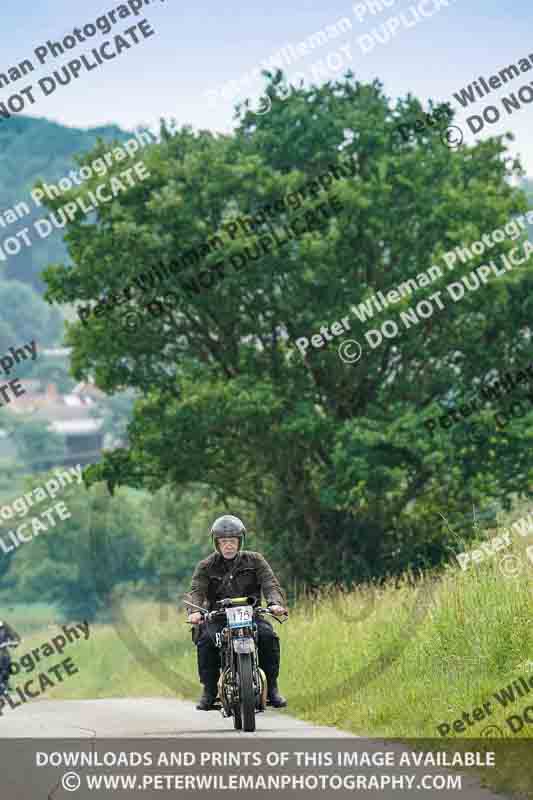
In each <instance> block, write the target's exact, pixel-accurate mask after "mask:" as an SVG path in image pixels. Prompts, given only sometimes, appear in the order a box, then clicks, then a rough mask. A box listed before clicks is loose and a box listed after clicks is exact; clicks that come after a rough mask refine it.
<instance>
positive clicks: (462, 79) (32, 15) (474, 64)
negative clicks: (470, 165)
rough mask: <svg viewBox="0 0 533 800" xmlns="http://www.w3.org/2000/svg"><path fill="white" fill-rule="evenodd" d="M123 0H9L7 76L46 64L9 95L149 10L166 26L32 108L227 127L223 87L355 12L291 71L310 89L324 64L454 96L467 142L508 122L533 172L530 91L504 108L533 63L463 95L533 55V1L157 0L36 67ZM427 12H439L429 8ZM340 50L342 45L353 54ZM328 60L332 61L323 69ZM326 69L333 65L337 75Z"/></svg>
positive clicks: (1, 66) (3, 96)
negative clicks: (346, 26) (493, 111)
mask: <svg viewBox="0 0 533 800" xmlns="http://www.w3.org/2000/svg"><path fill="white" fill-rule="evenodd" d="M127 2H128V0H126V3H127ZM138 2H139V3H140V2H141V0H138ZM145 2H147V0H145ZM384 3H387V4H388V7H387V6H385V5H384ZM441 3H442V5H440V4H441ZM445 3H446V4H447V5H444V4H445ZM120 5H121V4H120V3H119V2H115V3H111V2H109V3H106V2H103V0H85V2H84V3H83V8H82V4H80V5H79V6H78V5H77V4H73V3H72V2H71V1H70V0H34V2H33V3H32V5H31V12H29V6H28V4H27V3H21V2H19V1H17V2H15V0H3V12H4V24H3V31H4V42H3V48H2V56H1V63H0V73H6V72H7V70H8V69H9V67H12V66H15V65H16V64H18V63H20V62H21V61H22V60H23V59H26V58H29V59H30V60H31V61H32V63H33V64H34V65H35V66H36V69H35V71H34V72H32V73H31V74H30V75H28V76H26V77H25V78H23V79H21V80H20V81H16V82H14V83H12V84H10V85H9V86H6V87H4V88H2V89H0V103H2V102H6V101H7V100H8V98H9V97H10V96H11V95H12V94H13V93H18V92H19V91H20V89H21V88H23V87H25V86H27V85H29V84H31V85H32V86H33V87H36V85H37V82H38V80H39V79H41V78H43V77H44V76H49V75H52V74H53V71H54V70H56V69H58V68H60V67H61V66H62V65H63V64H65V63H66V62H67V61H69V60H71V59H74V58H76V57H79V55H80V54H88V53H90V51H91V49H92V48H93V47H96V46H98V45H100V44H101V43H102V42H103V41H104V40H106V39H111V40H112V39H113V36H114V35H115V34H117V33H122V32H123V31H124V30H125V29H126V28H128V27H130V26H131V25H134V24H136V23H138V22H139V21H140V20H142V19H143V18H146V19H147V20H148V21H149V23H150V26H151V28H153V30H154V31H155V35H153V36H150V37H149V38H146V39H144V38H143V37H142V34H140V33H139V34H138V35H139V38H140V43H139V44H138V45H134V46H132V47H131V48H130V49H129V50H126V51H124V52H122V53H121V54H120V56H119V57H117V58H115V59H113V60H109V61H104V63H103V65H102V66H100V67H99V68H98V69H94V70H92V71H90V72H89V71H86V70H84V69H83V70H82V71H81V72H80V75H79V77H78V79H77V80H76V81H72V82H71V84H70V85H67V86H61V85H60V86H58V88H57V90H56V91H55V92H54V93H53V94H51V95H50V96H47V97H45V96H44V95H43V92H42V91H41V90H40V89H38V88H36V89H35V92H34V96H35V100H36V102H35V103H34V104H33V105H30V104H29V102H27V103H26V106H25V108H24V110H23V111H22V113H29V114H31V115H32V116H38V117H46V118H48V119H52V120H55V121H58V122H61V123H63V124H66V125H69V126H73V127H82V128H87V127H94V126H98V125H102V124H107V123H116V124H119V125H120V126H121V127H123V128H125V129H127V130H132V129H134V128H135V127H136V126H138V125H139V124H145V125H148V126H150V127H155V128H157V127H158V120H159V119H160V118H161V117H166V118H170V117H173V118H175V120H176V122H177V124H178V126H181V125H182V124H188V125H192V126H193V128H195V129H206V128H207V129H210V130H212V131H220V132H222V131H223V132H229V131H230V130H231V129H232V127H233V121H232V116H233V103H234V101H232V99H231V98H226V99H225V98H223V97H222V96H221V95H220V90H221V88H222V87H223V85H224V84H225V83H227V82H228V81H230V80H239V79H242V78H243V77H244V75H245V74H246V73H249V72H251V71H252V70H253V69H254V68H260V67H261V61H262V60H263V59H269V57H272V56H273V55H274V54H275V53H276V52H277V51H278V50H279V49H280V47H284V46H287V45H288V44H292V45H293V46H294V45H296V43H298V42H302V41H305V40H306V39H307V38H308V37H309V36H310V35H311V34H314V33H316V32H318V31H320V30H324V29H325V28H326V26H327V25H334V24H335V23H336V22H338V21H339V19H341V18H343V17H344V18H347V19H348V20H349V21H350V23H351V25H352V28H351V30H348V31H347V32H346V33H343V34H342V35H340V36H339V37H338V38H336V39H331V40H330V41H328V42H327V43H326V44H324V45H322V46H321V47H317V48H316V49H313V50H312V51H311V52H310V54H309V55H308V56H304V57H301V58H300V59H299V60H298V61H297V63H295V64H294V65H293V66H292V67H291V66H289V67H287V73H288V75H289V76H291V75H292V74H293V72H295V71H298V72H301V73H304V74H305V77H306V80H305V83H306V84H307V85H308V84H309V83H310V82H315V83H316V82H317V80H316V79H315V80H313V69H314V71H315V74H318V76H319V77H318V83H322V82H324V81H325V80H327V79H328V78H329V79H332V80H334V79H335V77H336V76H337V77H338V76H341V75H342V74H343V73H344V71H345V69H346V68H348V67H350V68H351V69H352V70H353V72H354V73H355V76H356V78H357V79H359V80H362V81H364V82H366V81H370V80H373V79H374V78H379V79H380V80H381V82H382V83H383V85H384V89H385V92H386V94H387V95H388V96H389V97H390V98H391V100H393V101H394V100H396V99H397V98H398V97H405V96H406V95H407V93H411V94H413V95H415V96H417V97H418V98H419V99H420V100H421V102H422V103H423V105H424V107H425V108H426V109H427V102H428V100H429V98H431V99H433V100H434V101H440V102H444V101H449V102H450V103H451V105H452V108H454V109H457V110H458V111H459V113H458V115H457V117H456V120H455V124H456V125H457V126H458V127H460V128H461V130H462V132H463V136H464V140H465V142H467V143H468V144H473V143H474V141H476V140H478V139H483V138H485V137H487V136H489V135H499V134H502V133H504V132H506V131H511V132H512V133H513V134H514V136H515V141H514V142H512V143H511V144H510V153H512V154H515V153H519V154H520V155H521V157H522V163H523V165H524V167H525V170H526V172H527V173H528V174H529V175H532V176H533V137H531V135H529V136H528V133H529V132H530V130H531V125H532V123H533V103H530V104H529V105H528V101H529V99H530V98H529V93H528V89H525V90H524V97H525V100H524V102H523V103H521V104H520V109H519V110H516V111H514V112H513V113H512V115H510V114H509V113H508V112H507V111H506V110H505V109H504V108H503V106H502V103H501V98H502V97H507V96H509V94H511V93H512V92H515V93H516V92H517V91H518V90H519V89H521V88H522V87H523V86H531V85H532V84H531V81H533V69H532V70H531V74H530V73H524V74H520V75H519V77H517V78H515V79H514V80H513V81H511V82H510V83H508V84H507V85H504V86H503V87H502V88H501V89H494V90H493V91H491V93H490V94H489V95H487V97H486V98H483V99H481V98H479V97H477V99H476V102H475V103H474V104H472V105H471V106H469V107H468V108H467V109H463V108H462V107H461V106H460V104H459V103H458V102H457V100H456V99H455V98H454V97H453V94H454V93H457V92H459V91H460V89H462V88H463V87H466V86H468V84H471V83H472V81H473V80H477V78H478V77H479V76H482V77H484V78H485V80H487V81H488V78H489V77H490V76H491V75H494V74H497V73H498V72H499V71H500V70H502V69H503V68H505V67H507V66H508V65H510V64H518V62H519V60H520V59H523V58H527V57H528V56H529V54H531V56H532V59H531V60H532V63H533V40H529V38H528V35H527V31H528V30H529V29H531V27H532V25H531V23H532V22H533V6H532V4H531V3H528V2H527V1H526V0H513V3H512V4H507V6H508V9H509V10H507V9H505V8H504V7H503V4H502V3H500V2H496V0H469V2H468V3H467V2H466V1H465V0H424V2H423V3H422V11H419V12H418V13H416V12H413V8H414V9H416V8H417V7H420V5H421V0H359V2H358V3H356V2H355V0H351V2H345V0H329V2H328V3H327V4H322V3H317V2H316V0H293V2H291V3H287V2H286V0H284V2H281V0H270V2H269V3H268V4H267V3H258V2H251V3H244V2H242V0H240V1H239V0H226V2H225V3H220V2H215V0H198V2H196V3H190V2H183V0H181V2H177V0H149V2H148V5H144V6H143V8H142V9H141V12H140V14H139V15H137V16H133V15H132V16H130V17H128V18H127V19H126V18H124V19H119V20H118V22H117V24H116V25H114V26H113V29H112V30H111V32H110V33H109V34H102V33H99V34H98V35H97V36H95V37H93V38H91V39H88V40H87V41H86V42H85V43H79V44H77V46H76V47H75V48H73V49H72V50H69V51H67V52H66V54H65V55H64V56H60V57H58V58H53V57H52V56H47V60H46V61H45V63H44V64H43V65H39V63H38V60H37V58H36V56H35V53H34V51H35V49H36V48H37V47H39V46H43V45H45V44H46V42H47V40H52V41H61V40H62V39H63V38H64V37H65V36H66V35H67V34H69V33H71V32H72V30H73V29H74V28H76V27H77V28H83V26H84V25H85V24H87V23H94V22H95V20H96V19H97V18H98V17H100V16H102V15H104V14H106V13H107V12H109V11H111V10H112V9H117V8H118V7H119V6H120ZM439 5H440V7H439ZM356 6H358V8H357V13H356ZM365 6H366V7H365ZM511 6H512V10H511ZM372 7H373V9H374V11H375V13H372V10H371V8H372ZM380 7H381V11H380V10H379V9H380ZM424 11H425V12H426V13H427V14H431V16H426V17H424V16H421V14H423V13H424ZM400 13H403V15H404V16H403V20H402V19H401V18H400ZM393 17H395V18H396V19H397V20H398V26H397V27H396V30H395V31H394V36H392V37H391V38H389V40H388V41H385V36H386V33H384V30H383V28H382V27H381V26H382V25H383V23H385V22H386V21H387V20H389V19H390V18H393ZM417 18H418V22H417V21H416V20H417ZM390 25H391V27H392V26H393V25H394V21H393V22H391V23H390ZM137 30H138V29H137ZM373 30H375V31H376V36H374V34H373ZM361 37H364V38H361ZM377 37H381V40H382V42H380V41H378V38H377ZM128 41H131V40H129V39H128ZM341 47H345V49H344V51H342V50H341V49H340V48H341ZM108 52H109V51H108ZM328 58H329V63H330V65H331V69H329V70H328V61H327V59H328ZM317 62H322V67H320V64H317ZM339 65H340V66H339ZM320 69H321V70H322V72H320ZM335 69H337V70H340V71H337V72H335ZM317 70H318V73H317ZM324 70H328V72H327V74H326V73H325V72H324ZM261 85H262V84H261V81H259V82H256V83H255V84H254V86H253V87H251V88H250V90H249V96H250V97H252V98H257V97H259V95H260V94H261V91H260V89H261ZM208 92H211V94H208ZM215 93H216V94H217V98H218V99H217V100H216V101H215V100H214V98H215ZM531 95H532V96H533V90H532V92H531ZM244 96H247V93H246V91H244V94H243V95H242V97H244ZM487 105H493V106H495V107H496V108H497V109H498V110H499V111H500V119H499V121H497V122H495V123H493V124H491V123H489V122H485V124H484V127H483V129H482V130H481V131H480V132H479V133H476V134H474V133H473V132H471V131H470V129H469V127H468V125H467V123H466V118H467V117H469V116H471V115H473V114H476V115H478V116H479V115H481V112H482V110H483V109H484V108H485V107H486V106H487ZM0 124H1V121H0ZM472 124H473V123H472Z"/></svg>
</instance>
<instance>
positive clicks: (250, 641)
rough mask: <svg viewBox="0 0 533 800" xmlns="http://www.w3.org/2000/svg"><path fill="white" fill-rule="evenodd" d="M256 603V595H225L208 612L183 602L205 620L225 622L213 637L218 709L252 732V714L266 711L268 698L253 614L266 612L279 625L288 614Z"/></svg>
mask: <svg viewBox="0 0 533 800" xmlns="http://www.w3.org/2000/svg"><path fill="white" fill-rule="evenodd" d="M256 604H257V598H255V597H228V598H225V599H224V600H218V601H217V602H216V605H217V606H218V609H216V610H215V611H208V610H207V609H206V608H201V607H200V606H197V605H195V604H194V603H189V602H186V605H187V606H190V607H191V608H195V609H197V610H198V611H201V612H202V613H203V615H204V620H205V621H206V622H218V621H224V620H225V622H226V625H225V626H224V627H223V628H222V630H221V631H220V632H219V633H217V634H216V639H215V643H216V646H217V647H219V648H220V656H221V671H220V678H219V681H218V696H219V698H220V701H221V704H222V705H221V706H218V708H219V710H220V711H221V713H222V716H223V717H231V716H233V725H234V727H235V729H236V730H238V731H240V730H242V729H244V730H245V731H247V732H253V731H255V714H256V712H260V711H264V710H265V708H266V697H267V681H266V675H265V673H264V672H263V670H262V669H261V668H260V667H259V663H258V652H257V625H256V623H255V622H254V616H255V615H258V614H267V615H268V616H270V617H274V619H276V620H277V621H278V622H279V623H280V624H282V623H283V622H285V621H286V620H287V619H288V616H287V615H286V616H284V617H283V618H278V617H276V616H275V615H274V614H272V613H271V612H270V611H269V610H268V608H261V607H260V606H258V605H256ZM216 707H217V706H215V708H216Z"/></svg>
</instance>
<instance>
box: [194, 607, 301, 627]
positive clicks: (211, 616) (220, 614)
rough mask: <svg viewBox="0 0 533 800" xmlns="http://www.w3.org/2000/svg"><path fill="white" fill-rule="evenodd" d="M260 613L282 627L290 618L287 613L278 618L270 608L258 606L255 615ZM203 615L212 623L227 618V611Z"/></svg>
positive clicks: (208, 612)
mask: <svg viewBox="0 0 533 800" xmlns="http://www.w3.org/2000/svg"><path fill="white" fill-rule="evenodd" d="M259 613H260V614H268V616H269V617H273V618H274V619H275V620H276V622H279V624H280V625H282V624H283V623H284V622H286V621H287V619H288V618H289V615H288V613H287V612H285V614H284V616H283V618H282V619H280V618H279V617H278V616H276V614H273V613H272V612H271V611H269V610H268V608H261V607H260V606H257V607H256V608H254V615H255V614H259ZM201 614H202V617H203V618H204V621H205V620H207V622H211V621H212V620H213V619H216V618H217V617H225V616H226V610H225V609H217V610H215V611H203V610H202V612H201ZM187 622H188V624H189V625H194V624H196V623H194V622H189V621H188V620H187Z"/></svg>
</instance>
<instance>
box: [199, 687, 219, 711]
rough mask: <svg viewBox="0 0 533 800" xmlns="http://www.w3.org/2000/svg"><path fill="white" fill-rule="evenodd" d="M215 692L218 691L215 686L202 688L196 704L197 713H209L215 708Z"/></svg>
mask: <svg viewBox="0 0 533 800" xmlns="http://www.w3.org/2000/svg"><path fill="white" fill-rule="evenodd" d="M217 692H218V689H217V687H216V686H214V687H213V686H204V691H203V692H202V696H201V697H200V699H199V700H198V703H197V704H196V708H197V709H198V711H211V709H213V708H216V707H217V706H215V700H216V699H217Z"/></svg>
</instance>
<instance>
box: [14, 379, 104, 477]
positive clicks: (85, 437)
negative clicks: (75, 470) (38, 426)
mask: <svg viewBox="0 0 533 800" xmlns="http://www.w3.org/2000/svg"><path fill="white" fill-rule="evenodd" d="M21 385H22V387H23V388H24V389H25V392H26V394H24V395H22V396H21V397H19V398H17V402H16V403H11V404H10V405H9V406H7V407H6V408H8V409H9V410H11V411H12V412H13V413H15V414H24V415H31V418H32V419H34V420H39V421H42V422H48V423H49V430H51V431H53V432H55V433H59V434H61V435H63V436H64V440H65V456H64V460H63V462H62V465H64V466H74V465H75V464H81V465H82V466H86V465H88V464H94V463H95V462H97V461H98V460H99V458H100V456H101V453H102V448H103V446H104V432H103V418H102V417H99V416H98V415H97V414H96V415H95V413H94V411H98V406H99V405H100V404H101V403H102V402H103V401H104V400H105V397H106V395H105V394H104V392H102V391H100V389H97V388H96V386H92V385H91V384H89V383H79V384H78V385H77V386H76V387H75V388H74V390H73V391H72V392H71V393H70V394H64V395H62V394H60V393H59V392H58V391H57V387H56V385H55V383H49V384H47V385H46V387H45V389H44V391H43V390H42V388H41V385H40V382H39V381H35V380H24V379H23V378H21ZM54 466H56V465H54ZM57 466H60V465H59V464H58V465H57Z"/></svg>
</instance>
